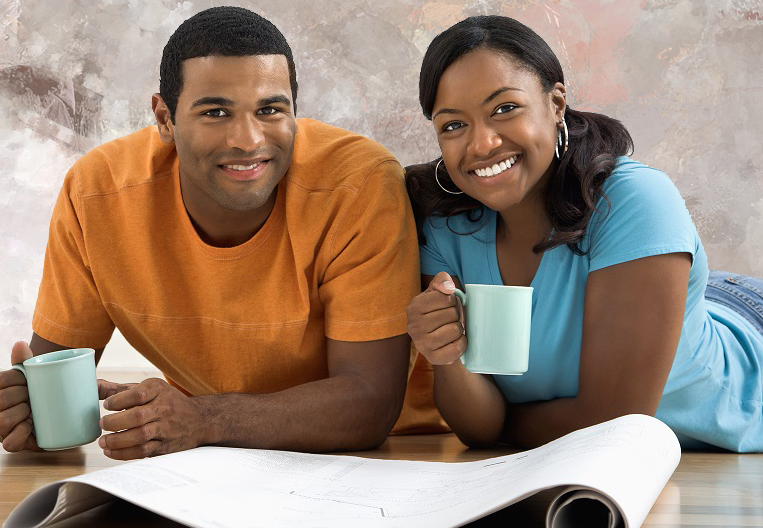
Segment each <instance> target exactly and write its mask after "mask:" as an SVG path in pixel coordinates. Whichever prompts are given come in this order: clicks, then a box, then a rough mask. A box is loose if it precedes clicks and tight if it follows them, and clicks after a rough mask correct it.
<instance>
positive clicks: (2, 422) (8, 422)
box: [0, 413, 17, 437]
mask: <svg viewBox="0 0 763 528" xmlns="http://www.w3.org/2000/svg"><path fill="white" fill-rule="evenodd" d="M16 423H17V422H16V420H14V419H13V418H12V417H10V416H8V414H7V413H2V414H0V436H3V437H6V436H7V435H8V433H10V432H11V431H12V430H13V427H14V426H15V425H16Z"/></svg>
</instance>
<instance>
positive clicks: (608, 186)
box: [603, 156, 676, 193]
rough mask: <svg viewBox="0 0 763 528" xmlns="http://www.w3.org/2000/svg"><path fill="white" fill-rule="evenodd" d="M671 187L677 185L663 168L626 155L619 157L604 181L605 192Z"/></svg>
mask: <svg viewBox="0 0 763 528" xmlns="http://www.w3.org/2000/svg"><path fill="white" fill-rule="evenodd" d="M655 187H656V188H658V189H659V188H663V187H669V188H672V189H675V188H676V187H675V185H674V184H673V182H672V180H671V179H670V178H669V177H668V175H667V174H665V173H664V172H662V171H661V170H658V169H655V168H652V167H650V166H648V165H645V164H643V163H641V162H639V161H636V160H634V159H631V158H629V157H626V156H620V157H619V158H617V163H616V165H615V169H614V170H613V171H612V174H611V175H610V176H609V178H607V180H606V181H605V182H604V186H603V190H604V192H605V193H607V192H612V191H617V192H637V191H639V190H642V191H648V190H649V189H653V188H655Z"/></svg>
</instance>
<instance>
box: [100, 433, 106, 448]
mask: <svg viewBox="0 0 763 528" xmlns="http://www.w3.org/2000/svg"><path fill="white" fill-rule="evenodd" d="M98 445H99V446H100V447H101V448H104V447H106V437H104V436H102V437H100V438H99V439H98Z"/></svg>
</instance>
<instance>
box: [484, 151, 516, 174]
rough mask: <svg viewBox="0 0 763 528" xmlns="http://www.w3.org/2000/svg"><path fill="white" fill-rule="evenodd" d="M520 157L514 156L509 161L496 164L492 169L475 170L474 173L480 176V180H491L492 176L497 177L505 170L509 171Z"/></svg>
mask: <svg viewBox="0 0 763 528" xmlns="http://www.w3.org/2000/svg"><path fill="white" fill-rule="evenodd" d="M517 157H518V156H516V155H515V156H512V157H510V158H509V159H507V160H504V161H501V162H500V163H496V164H495V165H493V166H492V167H485V168H484V169H475V170H474V172H475V173H476V174H477V176H479V177H480V178H490V177H491V176H496V175H498V174H500V173H502V172H503V171H505V170H508V169H510V168H511V167H512V165H514V164H515V163H516V162H517Z"/></svg>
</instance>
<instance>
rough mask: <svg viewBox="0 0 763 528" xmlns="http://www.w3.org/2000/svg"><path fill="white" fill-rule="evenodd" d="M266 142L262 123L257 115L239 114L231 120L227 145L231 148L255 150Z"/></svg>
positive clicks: (246, 150)
mask: <svg viewBox="0 0 763 528" xmlns="http://www.w3.org/2000/svg"><path fill="white" fill-rule="evenodd" d="M264 142H265V134H264V133H263V130H262V123H260V122H259V120H258V119H257V117H256V116H253V115H239V116H236V117H235V118H234V119H232V120H231V124H230V127H229V129H228V136H227V145H228V147H229V148H231V149H239V150H243V151H244V152H253V151H255V150H257V147H259V146H261V145H262V144H263V143H264Z"/></svg>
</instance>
